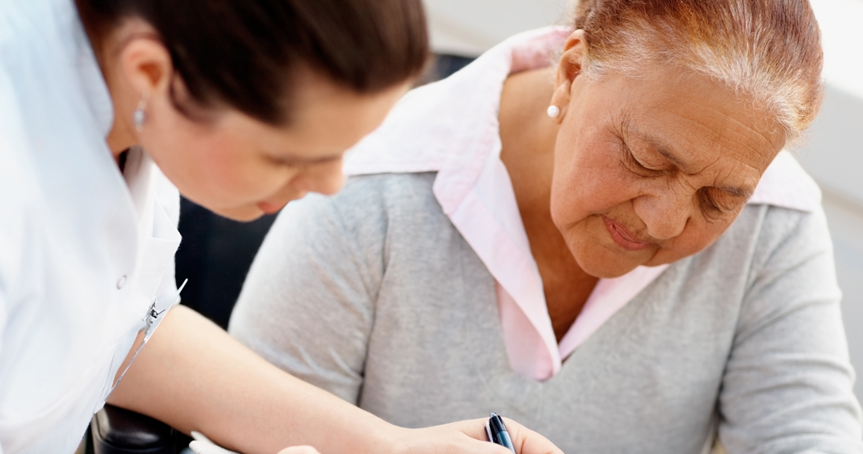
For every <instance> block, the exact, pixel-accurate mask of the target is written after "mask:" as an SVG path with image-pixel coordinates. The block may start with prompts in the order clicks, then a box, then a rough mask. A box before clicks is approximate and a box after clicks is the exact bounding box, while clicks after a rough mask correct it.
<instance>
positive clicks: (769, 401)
mask: <svg viewBox="0 0 863 454" xmlns="http://www.w3.org/2000/svg"><path fill="white" fill-rule="evenodd" d="M762 232H768V233H770V234H769V235H762V240H763V241H761V242H760V244H759V246H758V248H759V249H760V250H761V251H760V252H758V253H757V255H760V256H762V257H763V260H762V263H761V264H759V266H757V267H754V268H753V274H752V276H751V277H750V285H749V287H748V291H747V293H746V296H745V300H744V302H743V306H742V312H741V314H740V318H739V321H738V326H737V330H736V334H735V338H734V343H733V347H732V351H731V353H730V356H729V359H728V363H727V367H726V371H725V374H724V377H723V382H722V388H721V391H720V396H719V413H720V424H719V437H720V441H721V442H722V444H723V446H724V447H725V449H726V451H727V452H728V454H736V453H756V452H757V453H804V452H806V453H815V452H818V453H861V452H863V443H861V411H860V406H859V404H858V402H857V400H856V398H855V397H854V394H853V389H852V387H853V382H854V371H853V369H852V367H851V364H850V361H849V358H848V347H847V342H846V339H845V333H844V330H843V325H842V317H841V313H840V304H839V303H840V300H841V293H840V291H839V288H838V285H837V283H836V273H835V268H834V262H833V250H832V245H831V242H830V235H829V232H828V230H827V223H826V220H825V218H824V214H823V212H822V211H820V209H819V210H818V211H816V212H813V213H803V212H799V211H795V210H787V209H780V208H771V209H770V212H769V213H768V214H767V216H766V218H765V220H764V225H763V226H762Z"/></svg>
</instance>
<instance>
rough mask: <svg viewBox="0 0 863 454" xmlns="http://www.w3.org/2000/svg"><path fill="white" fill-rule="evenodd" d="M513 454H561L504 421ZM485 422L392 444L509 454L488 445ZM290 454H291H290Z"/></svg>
mask: <svg viewBox="0 0 863 454" xmlns="http://www.w3.org/2000/svg"><path fill="white" fill-rule="evenodd" d="M504 420H505V423H506V428H507V431H508V432H509V435H510V437H511V438H512V444H513V446H514V447H515V452H516V453H517V454H563V451H561V450H560V449H559V448H558V447H557V446H555V445H554V444H553V443H552V442H550V441H548V439H547V438H545V437H543V436H542V435H540V434H538V433H536V432H534V431H532V430H529V429H527V428H525V427H524V426H522V425H521V424H519V423H517V422H515V421H513V420H511V419H507V418H504ZM485 422H486V419H472V420H467V421H460V422H456V423H452V424H445V425H442V426H435V427H429V428H425V429H403V430H404V432H399V435H397V436H396V439H395V440H394V447H395V449H394V451H393V452H395V453H406V454H407V453H409V454H425V453H434V454H468V453H469V454H511V453H510V451H509V449H507V448H504V447H503V446H500V445H496V444H494V443H491V442H489V441H488V440H487V439H486V436H485ZM291 454H293V453H291Z"/></svg>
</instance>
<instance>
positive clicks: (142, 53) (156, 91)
mask: <svg viewBox="0 0 863 454" xmlns="http://www.w3.org/2000/svg"><path fill="white" fill-rule="evenodd" d="M120 65H121V69H122V72H123V75H124V76H125V78H126V80H127V81H128V84H129V86H130V87H131V88H132V90H134V91H135V93H136V94H137V95H138V96H139V97H147V98H150V99H153V98H160V97H161V96H163V95H166V94H167V92H168V90H169V88H170V84H171V78H172V77H171V76H172V74H173V71H174V66H173V64H172V63H171V54H170V53H169V52H168V49H166V48H165V46H164V45H163V44H162V42H161V41H159V39H158V38H156V37H155V35H150V34H143V35H138V36H135V37H133V38H131V39H130V40H129V42H128V43H126V45H125V46H123V49H122V50H121V51H120Z"/></svg>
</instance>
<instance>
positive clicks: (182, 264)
mask: <svg viewBox="0 0 863 454" xmlns="http://www.w3.org/2000/svg"><path fill="white" fill-rule="evenodd" d="M811 1H812V5H813V8H814V9H815V13H816V15H817V16H818V19H819V22H820V24H821V30H822V34H823V40H824V51H825V67H824V77H825V80H826V82H827V93H826V97H825V99H824V107H823V110H822V113H821V115H820V116H819V117H818V119H817V120H816V122H815V124H814V125H813V126H812V129H811V131H810V133H809V135H808V137H806V138H804V140H803V141H802V142H801V143H799V144H796V145H795V146H794V147H793V150H794V151H795V152H796V154H797V158H798V160H799V161H800V162H801V163H802V164H803V166H804V167H805V168H806V170H807V171H808V172H809V173H810V174H811V175H812V176H813V177H814V178H815V180H816V181H817V182H818V184H819V185H820V186H821V189H822V191H823V194H824V198H823V202H824V210H825V211H826V213H827V218H828V222H829V225H830V230H831V233H832V235H833V242H834V246H835V253H836V267H837V273H838V277H839V286H840V287H841V288H842V291H843V293H844V295H845V296H844V299H843V303H842V309H843V312H844V318H845V330H846V333H847V336H848V342H849V349H850V354H851V361H852V363H853V364H854V366H855V368H856V369H857V370H858V374H859V373H860V372H863V173H861V172H863V50H861V46H863V0H811ZM426 8H427V13H428V17H429V22H430V26H431V27H430V28H431V41H432V48H433V50H434V52H435V56H434V60H433V63H432V64H431V65H430V67H429V70H428V73H427V74H426V75H425V77H424V78H423V81H424V82H430V81H433V80H436V79H439V78H443V77H446V76H447V75H449V74H451V73H452V72H454V71H457V70H458V69H460V68H461V67H463V66H464V65H466V64H468V63H469V62H470V61H471V60H472V59H473V58H475V57H476V56H478V55H479V54H481V53H482V52H484V51H485V50H487V49H489V48H490V47H492V46H493V45H495V44H496V43H498V42H500V41H502V40H503V39H505V38H507V37H508V36H510V35H513V34H515V33H518V32H521V31H524V30H530V29H533V28H539V27H542V26H545V25H551V24H561V25H564V24H567V23H568V20H567V19H568V0H426ZM273 220H274V217H273V216H267V217H264V218H262V219H259V220H258V221H255V222H252V223H249V224H240V223H237V222H233V221H230V220H227V219H224V218H221V217H218V216H216V215H213V214H212V213H210V212H208V211H207V210H205V209H204V208H201V207H199V206H197V205H195V204H193V203H191V202H189V201H186V200H183V203H182V215H181V218H180V231H181V233H182V234H183V243H182V244H181V245H180V249H179V252H178V254H177V279H178V281H180V282H182V280H183V279H186V278H188V279H189V283H188V286H187V287H186V289H185V290H184V291H183V303H184V304H185V305H187V306H189V307H192V308H193V309H196V310H198V311H199V312H201V313H203V314H204V315H206V316H208V317H210V318H211V319H212V320H214V321H215V322H216V323H218V324H220V325H222V326H223V327H224V326H226V325H227V322H228V320H229V317H230V311H231V308H232V307H233V304H234V302H235V301H236V299H237V296H238V295H239V292H240V289H241V286H242V282H243V279H245V276H246V273H247V272H248V268H249V265H250V264H251V263H252V259H253V258H254V256H255V253H256V252H257V250H258V248H259V247H260V244H261V241H263V238H264V235H266V232H267V230H268V229H269V227H270V225H271V224H272V222H273ZM800 335H801V336H805V335H806V333H800ZM855 391H856V393H857V397H858V399H860V400H863V381H861V380H858V382H857V384H856V388H855Z"/></svg>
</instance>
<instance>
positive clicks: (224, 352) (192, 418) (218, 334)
mask: <svg viewBox="0 0 863 454" xmlns="http://www.w3.org/2000/svg"><path fill="white" fill-rule="evenodd" d="M109 402H110V403H112V404H114V405H118V406H121V407H124V408H128V409H131V410H135V411H137V412H140V413H144V414H147V415H150V416H153V417H155V418H157V419H159V420H162V421H164V422H166V423H168V424H170V425H172V426H173V427H176V428H177V429H180V430H182V431H183V432H186V433H189V432H190V431H192V430H197V431H200V432H202V433H204V434H206V435H207V436H208V437H210V438H212V439H213V440H214V441H216V442H218V443H220V444H222V445H223V446H225V447H228V448H232V449H235V450H240V451H242V452H246V453H275V452H277V451H279V450H280V449H282V448H284V447H285V446H291V445H312V446H314V447H316V448H317V449H318V450H320V451H321V452H322V453H324V454H327V453H341V452H351V453H363V452H372V451H374V452H380V443H381V441H382V440H384V439H387V438H391V439H394V437H395V436H396V432H397V431H398V430H399V429H397V428H395V427H394V426H392V425H390V424H387V423H386V422H384V421H383V420H381V419H379V418H377V417H375V416H373V415H371V414H369V413H367V412H365V411H363V410H360V409H358V408H356V407H354V406H352V405H350V404H348V403H346V402H344V401H342V400H341V399H339V398H337V397H335V396H333V395H331V394H329V393H326V392H324V391H322V390H320V389H318V388H315V387H313V386H311V385H309V384H307V383H305V382H302V381H300V380H298V379H296V378H294V377H292V376H290V375H289V374H287V373H285V372H283V371H281V370H279V369H278V368H276V367H274V366H272V365H270V364H269V363H267V362H266V361H264V360H263V359H261V358H260V357H258V356H257V355H255V354H254V353H252V352H251V351H250V350H248V349H247V348H246V347H244V346H243V345H241V344H240V343H238V342H236V341H235V340H233V339H232V338H231V337H230V336H228V335H227V333H225V332H224V331H223V330H222V329H220V328H219V327H218V326H216V325H214V324H212V323H211V322H209V321H208V320H206V319H205V318H203V317H202V316H200V315H198V314H197V313H195V312H193V311H192V310H190V309H187V308H185V307H182V306H180V307H177V308H175V309H173V310H171V312H170V313H169V314H168V315H167V316H166V318H165V320H164V321H163V322H162V325H161V326H160V327H159V329H158V330H157V331H156V333H155V334H154V335H153V337H152V338H151V339H150V341H149V343H148V344H147V346H146V347H145V348H144V349H143V350H142V351H141V354H140V355H139V357H138V359H136V360H135V363H134V364H133V365H132V367H131V368H130V369H129V372H128V373H127V374H126V376H125V378H123V380H122V382H121V383H120V385H119V386H118V387H117V390H116V391H115V392H114V394H113V395H112V396H111V398H110V400H109ZM335 434H338V436H334V435H335Z"/></svg>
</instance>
